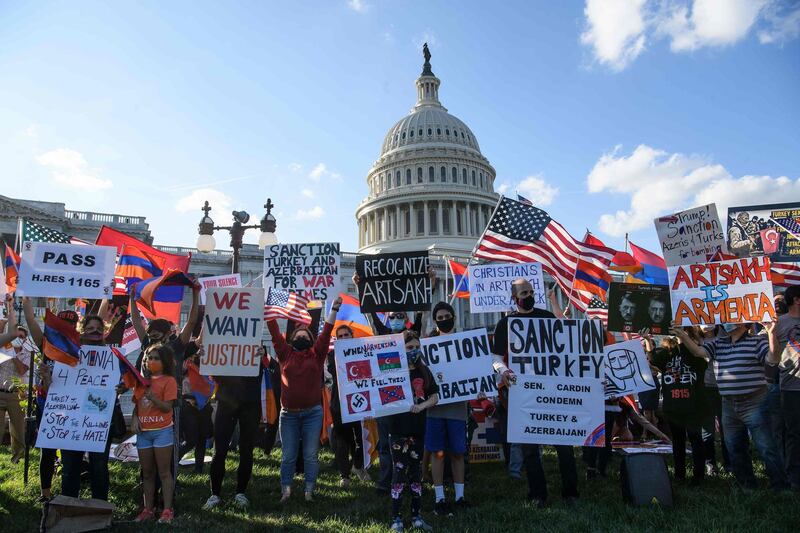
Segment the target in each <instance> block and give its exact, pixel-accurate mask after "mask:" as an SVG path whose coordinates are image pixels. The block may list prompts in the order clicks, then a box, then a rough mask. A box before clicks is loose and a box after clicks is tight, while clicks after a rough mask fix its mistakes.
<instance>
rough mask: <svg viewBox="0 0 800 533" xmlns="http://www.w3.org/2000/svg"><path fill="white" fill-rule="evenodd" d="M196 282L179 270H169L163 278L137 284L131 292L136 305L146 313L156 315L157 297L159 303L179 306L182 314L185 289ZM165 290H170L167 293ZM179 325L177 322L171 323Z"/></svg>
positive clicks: (159, 277) (158, 277)
mask: <svg viewBox="0 0 800 533" xmlns="http://www.w3.org/2000/svg"><path fill="white" fill-rule="evenodd" d="M192 285H194V282H193V281H192V280H191V279H190V278H189V276H188V275H187V274H185V273H183V272H181V271H179V270H174V269H172V268H169V269H167V271H166V273H164V274H163V275H161V276H157V277H154V278H150V279H146V280H143V281H140V282H138V283H136V284H135V285H134V286H133V287H132V289H131V290H133V291H134V294H135V299H136V303H138V304H139V305H141V306H142V308H144V309H145V310H146V311H148V312H150V313H151V314H153V315H156V313H157V310H156V305H155V304H156V303H157V301H156V297H158V302H164V303H176V304H178V312H180V305H181V301H182V300H183V288H184V287H191V286H192ZM163 289H170V290H169V291H165V290H163ZM171 322H174V323H176V324H177V322H178V321H177V320H175V321H171Z"/></svg>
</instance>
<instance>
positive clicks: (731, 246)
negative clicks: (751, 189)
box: [728, 202, 800, 263]
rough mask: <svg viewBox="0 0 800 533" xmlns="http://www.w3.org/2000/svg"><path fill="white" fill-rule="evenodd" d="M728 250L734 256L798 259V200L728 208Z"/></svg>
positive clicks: (799, 211) (782, 259) (774, 259)
mask: <svg viewBox="0 0 800 533" xmlns="http://www.w3.org/2000/svg"><path fill="white" fill-rule="evenodd" d="M728 250H730V252H731V253H732V254H734V255H736V256H738V257H755V256H768V257H769V258H770V259H771V260H772V261H773V262H775V261H782V262H787V263H790V262H795V261H800V202H788V203H785V204H769V205H747V206H740V207H730V208H728Z"/></svg>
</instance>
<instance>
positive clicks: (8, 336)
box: [0, 294, 17, 346]
mask: <svg viewBox="0 0 800 533" xmlns="http://www.w3.org/2000/svg"><path fill="white" fill-rule="evenodd" d="M5 304H6V317H7V319H8V320H7V321H6V332H5V333H2V334H0V346H5V345H6V344H8V343H9V342H11V341H13V340H14V339H16V338H17V314H16V313H15V312H14V297H13V296H11V295H10V294H6V301H5Z"/></svg>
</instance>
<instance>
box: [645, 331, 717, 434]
mask: <svg viewBox="0 0 800 533" xmlns="http://www.w3.org/2000/svg"><path fill="white" fill-rule="evenodd" d="M651 361H652V363H653V366H655V367H656V368H658V369H659V370H661V379H660V381H661V391H662V394H663V397H664V406H663V409H664V415H665V416H666V417H667V419H669V420H670V421H672V422H674V423H676V424H680V425H684V426H695V425H698V424H700V423H702V421H703V419H704V418H705V416H706V411H707V403H706V397H705V384H704V381H703V380H704V377H705V372H706V368H708V362H707V361H706V360H705V359H702V358H700V357H695V356H694V355H692V354H690V353H689V351H688V350H687V349H686V347H685V346H683V345H681V346H680V347H679V348H678V350H675V351H670V350H668V349H666V348H656V350H655V351H654V352H653V354H652V355H651Z"/></svg>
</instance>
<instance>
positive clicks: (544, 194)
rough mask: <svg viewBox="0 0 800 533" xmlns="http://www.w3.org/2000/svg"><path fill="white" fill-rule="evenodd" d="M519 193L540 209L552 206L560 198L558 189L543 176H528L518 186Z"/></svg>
mask: <svg viewBox="0 0 800 533" xmlns="http://www.w3.org/2000/svg"><path fill="white" fill-rule="evenodd" d="M517 191H518V192H519V194H521V195H522V196H524V197H525V198H527V199H528V200H530V201H531V202H533V205H535V206H539V207H544V206H547V205H550V204H552V203H553V200H555V198H556V196H558V187H554V186H553V185H550V184H549V183H547V182H546V181H545V180H544V179H542V177H541V176H528V177H527V178H525V179H524V180H522V181H520V182H519V183H518V184H517Z"/></svg>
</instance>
